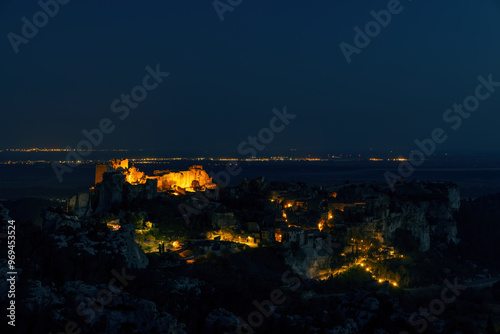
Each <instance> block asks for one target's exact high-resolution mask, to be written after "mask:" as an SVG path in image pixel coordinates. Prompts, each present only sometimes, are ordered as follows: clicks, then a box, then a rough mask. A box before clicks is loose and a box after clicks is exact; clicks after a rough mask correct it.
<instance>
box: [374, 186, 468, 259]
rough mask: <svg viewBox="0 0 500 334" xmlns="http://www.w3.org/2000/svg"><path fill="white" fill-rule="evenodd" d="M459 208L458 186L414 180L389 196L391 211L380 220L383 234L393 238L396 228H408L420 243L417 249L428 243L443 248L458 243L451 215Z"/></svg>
mask: <svg viewBox="0 0 500 334" xmlns="http://www.w3.org/2000/svg"><path fill="white" fill-rule="evenodd" d="M459 208H460V191H459V189H458V186H457V185H454V184H441V183H423V184H419V183H415V184H411V185H408V186H406V187H401V188H400V189H398V193H397V194H396V196H395V197H393V198H392V199H391V204H390V208H389V210H390V213H389V215H388V217H387V218H385V219H384V220H383V231H382V232H383V236H384V238H385V239H387V240H391V241H393V240H394V238H395V232H396V231H397V230H398V229H402V230H405V231H409V232H410V233H411V234H412V236H413V237H414V238H415V239H417V240H418V242H419V250H420V251H423V252H425V251H427V250H429V249H430V248H431V246H435V247H439V248H445V247H447V246H448V245H449V244H450V243H458V241H459V240H458V238H457V233H458V231H457V224H456V221H455V220H454V218H453V214H454V213H455V212H456V211H457V210H458V209H459Z"/></svg>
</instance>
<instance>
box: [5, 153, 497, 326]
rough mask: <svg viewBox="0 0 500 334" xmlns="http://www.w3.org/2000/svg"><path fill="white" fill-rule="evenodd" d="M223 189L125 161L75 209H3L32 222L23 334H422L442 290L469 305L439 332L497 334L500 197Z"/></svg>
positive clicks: (202, 178)
mask: <svg viewBox="0 0 500 334" xmlns="http://www.w3.org/2000/svg"><path fill="white" fill-rule="evenodd" d="M211 175H217V174H212V173H211V171H205V169H204V168H203V167H202V166H199V165H195V166H192V167H190V168H188V169H187V170H177V171H171V170H167V171H153V173H152V175H148V174H146V173H144V172H142V171H140V170H139V168H137V166H133V165H132V164H131V163H130V162H129V161H127V160H113V161H110V162H109V163H108V164H103V165H97V166H96V169H95V183H94V184H92V185H89V186H90V188H89V189H88V191H85V192H82V193H79V194H77V195H75V196H74V197H73V198H71V199H70V200H69V201H68V202H67V203H66V204H65V205H64V206H61V205H60V203H61V202H57V205H55V206H54V204H55V203H46V204H43V205H42V204H41V203H39V201H33V200H26V201H23V202H19V203H17V204H16V203H9V202H5V205H6V206H8V207H9V210H12V211H9V210H7V209H5V208H4V207H3V206H2V205H1V204H0V218H1V219H2V221H9V220H10V219H11V218H10V217H11V216H12V217H16V219H18V220H19V222H23V220H22V219H23V218H22V217H25V216H26V214H28V213H30V212H28V210H27V208H28V207H30V204H29V203H32V204H31V206H32V207H33V210H31V213H30V214H32V215H33V219H31V222H23V223H20V224H19V225H18V226H19V230H18V231H17V232H18V233H19V235H22V236H23V237H22V238H19V239H18V240H19V244H18V245H16V247H18V248H16V249H19V250H22V254H20V256H19V263H16V265H17V266H18V267H19V268H21V269H22V272H21V275H20V276H21V277H22V280H21V281H20V282H19V289H20V290H22V291H26V292H25V293H24V294H23V295H21V296H20V298H19V316H20V318H28V317H29V319H31V320H30V322H23V323H19V326H20V331H21V332H26V333H28V332H45V333H49V332H52V333H60V332H65V331H66V332H74V333H76V332H78V331H79V329H81V330H82V331H81V332H82V333H112V334H119V333H179V334H183V333H208V334H216V333H217V334H218V333H230V334H236V333H314V334H322V333H329V334H340V333H344V334H354V333H380V334H388V333H400V332H402V331H405V332H408V333H411V332H415V331H418V330H419V329H421V328H423V327H418V326H417V327H416V326H415V323H416V321H417V320H418V321H419V323H420V324H421V323H422V321H423V320H424V319H427V318H428V317H430V316H431V315H430V314H429V313H425V312H424V313H422V312H423V311H422V312H420V313H417V312H416V311H417V310H421V309H422V308H421V307H422V306H426V305H429V302H430V301H433V302H434V301H436V300H437V299H435V298H436V297H437V296H440V295H441V292H442V291H441V290H442V289H443V284H444V283H443V282H454V283H453V284H454V285H455V286H456V285H457V284H460V285H459V287H460V290H456V291H458V292H459V293H461V295H460V296H453V298H455V297H457V303H456V305H457V307H454V306H453V305H450V307H448V306H447V308H446V310H445V311H443V313H442V314H441V315H440V318H441V317H442V319H444V320H441V319H436V320H434V321H432V322H431V321H429V322H428V323H426V326H428V327H429V333H455V332H457V331H458V330H461V329H463V328H464V326H465V325H464V322H463V319H468V320H467V322H466V326H468V327H467V328H470V329H471V330H469V331H468V332H470V333H478V332H481V331H482V332H485V331H484V329H485V328H486V324H487V322H488V314H490V315H492V317H493V318H491V322H494V321H497V319H498V318H499V317H500V314H499V313H498V312H497V311H496V310H498V305H500V283H497V285H496V286H493V287H488V286H491V285H492V284H493V283H494V282H497V281H498V280H499V279H497V278H496V274H495V273H496V270H495V269H491V268H495V263H496V265H497V264H498V262H497V261H496V260H495V259H496V258H497V257H495V256H493V255H491V254H495V252H498V247H497V244H496V242H497V240H498V238H491V233H490V232H488V231H490V230H492V229H490V230H488V229H484V230H483V229H477V228H476V226H477V225H482V226H486V227H487V226H493V225H494V223H495V222H496V221H498V219H496V218H495V217H500V211H499V210H498V208H497V207H498V205H497V203H498V197H493V198H491V199H486V200H485V201H478V202H477V203H476V202H472V201H462V202H461V201H460V194H459V189H458V187H457V185H455V184H452V183H439V182H432V183H431V182H418V181H412V182H407V183H405V182H401V183H399V184H397V185H396V187H395V188H396V189H395V191H394V192H393V191H391V189H389V187H388V186H387V185H386V184H382V183H380V184H376V183H369V184H350V183H349V182H345V183H344V184H339V185H336V186H331V187H328V188H322V187H317V186H308V185H307V184H305V183H300V182H268V181H267V180H266V178H265V177H259V178H256V179H252V180H248V179H243V180H242V181H241V182H240V184H239V185H237V186H224V185H218V184H215V183H214V182H213V180H214V179H217V177H213V178H212V177H211ZM37 208H38V209H37ZM495 210H496V211H495ZM491 215H493V219H492V218H491ZM474 219H477V220H474ZM470 221H476V222H477V223H476V224H475V225H472V226H470V224H469V222H470ZM488 224H489V225H488ZM5 231H6V230H5V229H4V230H3V232H5ZM464 231H466V232H465V233H464ZM0 232H2V230H0ZM459 237H460V238H461V239H462V240H459ZM464 239H465V240H464ZM478 244H481V245H482V247H477V245H478ZM489 259H491V260H492V261H496V262H493V265H488V266H485V265H484V264H483V261H488V260H489ZM2 261H3V265H2V266H0V277H3V281H4V282H7V280H6V279H7V261H6V260H1V259H0V262H2ZM2 268H4V269H2ZM445 280H447V281H445ZM113 282H114V283H113ZM457 282H459V283H457ZM467 282H470V284H475V287H474V288H481V287H485V289H486V290H484V291H483V292H481V293H485V295H488V296H489V297H488V298H489V299H488V300H489V302H488V303H489V304H485V303H483V302H482V300H477V298H475V296H476V295H475V294H474V293H471V292H469V288H468V289H467V291H463V290H464V289H465V286H463V285H462V284H468V283H467ZM112 283H113V284H112ZM446 284H448V283H446ZM449 284H451V283H449ZM457 289H458V288H457ZM454 291H455V290H454ZM415 292H416V293H415ZM277 295H280V296H283V298H281V297H276V296H277ZM108 297H110V298H108ZM448 297H450V293H448V294H447V298H448ZM458 297H460V298H458ZM454 305H455V304H454ZM259 312H260V313H259ZM471 312H472V314H473V316H471ZM495 312H496V313H495ZM495 317H496V318H495ZM257 320H258V321H257ZM414 320H415V321H414ZM445 321H446V322H445ZM497 322H498V321H497ZM444 327H445V328H446V331H443V330H442V329H443V328H444ZM68 328H70V329H71V330H70V331H68V330H67V329H68Z"/></svg>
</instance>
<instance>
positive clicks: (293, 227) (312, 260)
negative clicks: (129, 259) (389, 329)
mask: <svg viewBox="0 0 500 334" xmlns="http://www.w3.org/2000/svg"><path fill="white" fill-rule="evenodd" d="M148 201H149V202H155V201H167V202H168V203H169V205H170V206H172V205H173V204H172V203H176V204H175V207H174V209H175V212H174V213H172V212H171V213H170V215H171V218H170V219H169V220H168V221H167V220H166V219H165V217H164V216H161V215H159V214H157V213H156V212H155V211H157V209H155V208H153V209H152V211H151V212H148V208H150V207H151V205H150V204H145V203H147V202H148ZM137 203H142V204H139V205H138V204H137ZM141 205H142V206H143V207H141ZM459 206H460V195H459V190H458V188H457V186H455V185H453V184H441V183H417V182H415V183H409V184H402V185H400V186H399V187H398V189H397V192H395V193H392V192H390V191H389V189H387V187H386V186H384V185H375V184H356V185H350V184H345V185H339V186H336V187H332V188H331V189H322V188H321V187H316V188H311V187H308V186H307V185H306V184H303V183H268V182H267V181H266V180H265V178H264V177H261V178H258V179H255V180H244V181H242V183H241V184H240V186H238V187H221V186H217V185H216V184H214V183H213V182H212V178H211V177H210V176H209V175H208V173H207V172H206V171H205V170H203V168H202V166H192V167H191V168H189V170H187V171H176V172H172V171H155V172H154V175H152V176H149V175H146V174H144V173H143V172H141V171H139V170H138V169H137V168H136V167H134V166H129V162H128V160H112V161H111V162H110V163H109V164H107V165H97V166H96V176H95V185H94V186H93V187H91V188H90V190H89V192H88V193H81V194H78V195H77V196H74V197H73V198H72V199H71V200H70V201H69V203H68V211H69V212H72V213H75V214H76V215H78V216H80V217H90V216H92V215H96V214H97V215H101V216H102V215H104V216H106V217H107V223H108V225H109V226H110V228H112V229H117V228H119V227H121V226H122V225H124V224H127V223H132V224H134V225H135V226H136V241H137V242H138V243H139V244H140V245H141V247H142V248H143V250H144V251H146V252H175V253H177V254H179V255H180V256H181V258H184V259H185V261H188V263H193V262H195V261H196V259H197V258H199V257H206V256H207V254H208V253H212V254H215V255H217V254H220V253H221V252H239V251H242V250H244V249H245V247H250V248H252V247H265V246H272V245H277V244H279V245H281V246H282V247H283V248H285V249H289V250H290V251H289V252H287V253H286V263H287V264H288V265H290V266H291V267H292V268H293V269H294V270H296V271H297V272H299V273H301V274H302V275H304V276H306V277H309V278H320V279H324V278H328V277H331V276H332V275H335V274H337V273H339V272H341V271H342V270H345V269H346V268H349V266H352V265H361V264H362V265H363V266H364V265H366V266H367V267H374V265H373V264H372V265H370V262H377V261H379V260H380V261H383V260H387V259H392V258H396V257H399V258H402V257H403V256H404V255H403V254H400V253H401V249H405V248H406V249H408V250H409V251H411V250H418V251H421V252H425V251H427V250H429V249H430V248H431V247H441V248H446V247H447V246H448V245H449V244H456V243H457V242H458V239H457V228H456V223H455V221H454V219H453V213H454V212H456V211H457V210H458V209H459ZM131 209H132V210H131ZM168 231H169V232H168ZM397 245H402V247H399V250H398V247H395V246H397ZM332 261H333V262H335V263H332ZM373 276H374V278H377V279H379V280H383V281H389V282H392V283H393V284H395V285H396V284H400V283H403V284H408V283H409V280H410V278H409V277H397V279H396V277H395V276H396V275H395V274H394V275H387V274H385V276H386V277H381V275H380V273H375V272H374V273H373ZM393 276H394V277H393Z"/></svg>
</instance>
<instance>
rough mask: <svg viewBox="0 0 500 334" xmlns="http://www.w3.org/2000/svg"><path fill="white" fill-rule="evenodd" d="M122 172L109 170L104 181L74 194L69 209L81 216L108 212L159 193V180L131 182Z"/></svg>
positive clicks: (103, 178) (151, 197)
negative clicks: (115, 207)
mask: <svg viewBox="0 0 500 334" xmlns="http://www.w3.org/2000/svg"><path fill="white" fill-rule="evenodd" d="M125 179H126V176H125V175H124V174H123V173H121V172H108V173H104V174H103V176H102V182H101V183H99V184H97V185H96V186H95V187H93V188H92V189H90V190H89V191H88V192H86V193H79V194H78V195H75V196H73V198H71V200H70V201H69V202H68V210H69V211H71V212H73V213H75V214H76V215H77V216H79V217H84V216H87V217H88V216H91V215H92V214H94V213H105V212H108V211H109V210H110V209H111V208H112V207H113V206H115V205H120V204H130V203H131V202H132V201H134V200H136V199H147V200H150V199H153V198H154V197H156V195H157V182H158V181H157V180H155V179H148V180H147V181H146V182H145V183H143V184H130V183H128V182H126V180H125Z"/></svg>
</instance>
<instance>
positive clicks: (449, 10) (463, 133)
mask: <svg viewBox="0 0 500 334" xmlns="http://www.w3.org/2000/svg"><path fill="white" fill-rule="evenodd" d="M224 2H225V1H224ZM387 3H388V1H347V0H342V1H313V0H288V1H285V0H277V1H263V0H258V1H257V0H252V1H250V0H243V1H242V3H241V4H240V5H239V6H237V7H235V8H234V10H233V11H232V12H226V13H225V14H224V18H225V19H224V21H223V22H221V21H220V20H219V17H218V15H217V13H216V11H215V9H214V7H213V5H212V1H165V0H164V1H147V2H141V1H130V0H120V1H106V2H104V1H97V0H86V1H75V0H73V1H70V2H69V3H68V4H66V5H61V7H60V11H59V13H58V14H57V15H56V16H55V17H54V18H51V19H50V20H49V22H48V24H47V25H46V26H45V27H42V28H40V29H39V32H38V34H37V35H36V36H35V37H34V38H32V39H30V40H29V43H28V44H26V45H24V44H22V45H20V46H19V53H18V54H15V52H14V51H13V48H12V46H11V43H10V42H9V39H8V37H7V34H8V33H9V32H14V33H16V34H19V35H20V34H21V28H22V25H23V22H22V21H21V18H22V17H23V16H26V17H27V18H28V19H29V20H30V21H32V18H33V14H35V13H36V12H37V11H39V10H40V7H39V5H38V4H37V2H36V1H22V4H21V3H20V1H3V2H2V4H1V5H0V32H1V33H2V34H3V37H2V39H1V40H2V42H1V43H0V54H1V55H2V62H1V64H0V66H1V71H2V72H1V73H2V75H1V77H0V85H1V91H2V105H1V109H2V112H1V117H2V118H1V122H0V146H1V148H10V147H65V146H66V145H70V146H72V147H75V146H76V144H77V143H78V142H79V141H80V140H82V139H83V135H82V134H81V131H82V130H83V129H88V130H90V129H92V128H94V127H96V126H97V124H98V123H99V121H100V120H101V119H102V118H105V117H108V118H111V119H112V120H113V122H114V124H115V125H116V129H115V131H114V132H113V133H111V134H108V135H105V136H104V139H103V142H102V145H100V147H99V148H132V149H135V148H145V149H161V150H165V151H170V152H173V153H198V152H200V153H203V152H207V154H216V153H225V154H232V155H236V154H237V153H236V151H237V147H238V145H239V143H241V142H242V141H243V140H245V139H246V137H247V136H248V135H250V134H256V133H258V131H259V130H260V129H261V128H263V127H265V126H268V124H269V120H270V119H271V118H272V117H273V114H272V109H273V108H278V109H282V107H283V106H284V105H286V106H287V108H288V112H289V113H293V114H297V115H298V117H297V118H296V119H295V120H293V121H292V122H291V123H290V125H289V126H288V127H287V128H286V129H285V130H284V131H283V132H281V133H278V134H276V136H275V139H274V141H272V142H271V143H270V144H268V145H267V148H266V149H267V150H268V152H280V153H287V152H289V150H290V148H296V149H298V150H299V151H300V152H331V153H335V152H339V151H344V152H345V151H347V150H367V149H369V148H370V147H372V148H374V149H375V150H378V151H389V150H399V151H401V152H403V153H404V152H405V151H409V150H411V149H414V148H415V144H414V143H413V141H414V140H415V139H416V138H419V139H423V138H425V137H428V136H429V134H430V132H431V130H432V129H434V128H436V127H443V128H445V129H446V130H447V131H448V133H449V139H448V140H447V141H446V142H445V143H444V144H442V145H441V146H440V147H439V149H440V150H499V149H500V147H499V140H498V139H499V135H498V133H499V132H498V126H499V124H500V88H499V89H498V91H497V92H496V93H494V94H492V96H491V97H490V98H489V99H487V100H486V101H484V102H481V106H480V108H479V110H478V111H476V112H474V113H473V114H472V115H471V117H470V118H468V119H466V120H464V122H463V124H462V126H461V127H460V128H459V129H458V130H457V131H452V130H450V127H449V124H448V125H447V124H446V123H445V122H444V121H443V119H442V116H443V113H444V112H445V110H446V109H447V108H450V107H451V106H452V105H453V103H462V101H463V100H464V98H465V97H467V96H468V95H470V94H472V93H474V90H475V88H476V86H477V85H478V80H477V76H479V75H483V76H485V77H486V76H487V75H488V74H490V73H491V74H492V75H493V79H496V81H500V38H499V37H500V2H499V1H493V0H488V1H463V0H453V1H452V0H443V1H437V2H432V3H429V1H421V0H414V1H411V2H410V1H408V0H403V1H401V5H402V6H403V11H402V12H401V13H400V14H397V15H394V16H393V17H392V21H391V23H390V24H389V25H388V26H387V27H386V28H382V31H381V32H380V34H379V35H378V36H376V37H374V38H373V40H372V41H371V43H370V45H369V46H368V47H366V48H365V49H363V50H362V51H361V53H360V54H354V55H353V56H352V63H351V64H348V63H347V62H346V60H345V58H344V56H343V54H342V52H341V50H340V48H339V44H340V43H341V42H342V41H345V42H347V43H350V44H353V39H354V35H355V32H354V30H353V28H354V27H355V26H359V27H361V28H364V25H365V24H366V23H368V22H369V21H371V20H373V18H372V17H371V15H370V11H371V10H375V11H379V10H381V9H385V8H387ZM158 63H159V64H160V65H161V70H162V71H166V72H169V73H170V76H169V77H168V78H166V79H165V81H164V82H163V83H162V84H161V85H160V86H159V87H158V88H157V89H155V90H154V91H151V92H149V94H148V97H147V99H146V100H145V101H143V102H142V103H140V105H139V106H138V107H137V108H136V109H134V110H131V113H130V116H129V117H128V118H126V119H125V120H123V121H121V120H119V118H118V117H117V116H118V115H117V114H114V113H113V112H112V111H111V109H110V104H111V102H112V101H113V100H115V99H117V98H119V97H120V95H121V94H122V93H129V92H130V90H131V89H132V88H133V87H134V86H136V85H138V84H140V83H141V82H142V79H143V77H144V76H145V75H146V71H145V67H146V66H147V65H150V66H152V67H154V66H155V65H156V64H158Z"/></svg>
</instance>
